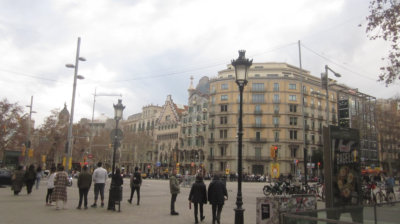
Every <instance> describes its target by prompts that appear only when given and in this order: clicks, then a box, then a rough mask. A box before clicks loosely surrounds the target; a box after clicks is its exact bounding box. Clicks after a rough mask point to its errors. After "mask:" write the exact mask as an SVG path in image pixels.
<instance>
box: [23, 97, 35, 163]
mask: <svg viewBox="0 0 400 224" xmlns="http://www.w3.org/2000/svg"><path fill="white" fill-rule="evenodd" d="M32 106H33V96H31V104H30V105H26V107H29V116H28V133H27V135H26V143H25V167H26V168H27V167H28V153H29V149H30V147H31V141H30V137H31V117H32V113H36V111H32Z"/></svg>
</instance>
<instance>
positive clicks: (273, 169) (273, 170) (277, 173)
mask: <svg viewBox="0 0 400 224" xmlns="http://www.w3.org/2000/svg"><path fill="white" fill-rule="evenodd" d="M280 174H281V173H280V171H279V163H272V165H271V178H278V177H279V176H280Z"/></svg>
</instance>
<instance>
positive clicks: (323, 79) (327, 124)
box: [321, 65, 342, 127]
mask: <svg viewBox="0 0 400 224" xmlns="http://www.w3.org/2000/svg"><path fill="white" fill-rule="evenodd" d="M328 70H329V71H331V72H333V74H334V75H335V76H336V77H338V78H340V77H342V76H341V75H340V74H339V73H337V72H335V71H333V70H332V69H331V68H329V67H328V65H325V74H323V73H322V74H321V76H322V80H321V81H322V82H324V81H325V83H322V86H323V88H325V86H324V85H326V126H328V127H329V78H328ZM324 76H325V77H324Z"/></svg>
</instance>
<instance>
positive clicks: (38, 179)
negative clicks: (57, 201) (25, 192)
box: [36, 177, 42, 190]
mask: <svg viewBox="0 0 400 224" xmlns="http://www.w3.org/2000/svg"><path fill="white" fill-rule="evenodd" d="M41 179H42V178H41V177H36V190H37V189H39V183H40V180H41Z"/></svg>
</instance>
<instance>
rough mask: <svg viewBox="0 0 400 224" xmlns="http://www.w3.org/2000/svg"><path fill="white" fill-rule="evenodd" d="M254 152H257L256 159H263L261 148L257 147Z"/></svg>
mask: <svg viewBox="0 0 400 224" xmlns="http://www.w3.org/2000/svg"><path fill="white" fill-rule="evenodd" d="M254 151H255V155H254V156H255V157H256V158H259V159H261V148H259V147H257V148H254Z"/></svg>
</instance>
